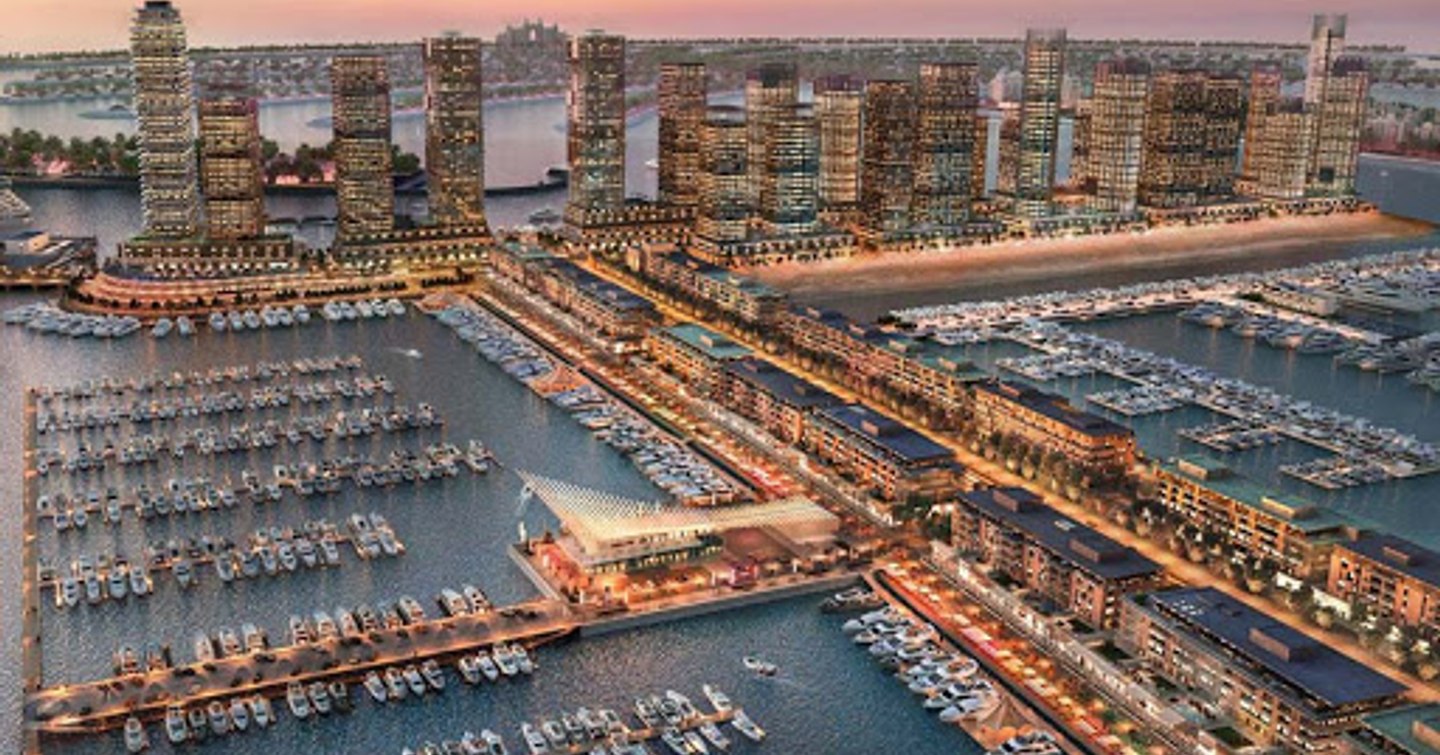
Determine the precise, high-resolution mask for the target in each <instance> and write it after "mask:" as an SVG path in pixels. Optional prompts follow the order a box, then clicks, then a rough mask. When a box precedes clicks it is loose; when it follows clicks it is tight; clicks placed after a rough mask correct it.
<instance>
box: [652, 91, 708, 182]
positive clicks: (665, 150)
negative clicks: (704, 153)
mask: <svg viewBox="0 0 1440 755" xmlns="http://www.w3.org/2000/svg"><path fill="white" fill-rule="evenodd" d="M658 96H659V101H660V102H659V111H660V113H659V117H660V126H659V128H660V155H659V161H660V175H659V193H660V201H661V202H665V203H668V204H673V205H680V206H687V207H688V206H693V205H694V204H696V202H697V201H698V198H699V192H700V188H699V182H698V179H699V173H700V131H701V128H702V127H703V126H704V124H705V108H706V96H707V84H706V78H705V64H704V63H694V62H685V63H665V64H663V65H661V66H660V84H659V94H658Z"/></svg>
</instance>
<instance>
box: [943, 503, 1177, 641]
mask: <svg viewBox="0 0 1440 755" xmlns="http://www.w3.org/2000/svg"><path fill="white" fill-rule="evenodd" d="M950 531H951V533H952V534H951V540H952V544H953V545H954V546H955V547H956V549H958V550H959V551H960V552H962V553H966V554H968V555H970V556H972V557H974V558H975V559H976V560H978V561H979V562H980V563H981V564H983V565H984V566H986V567H988V568H989V569H991V570H992V571H997V572H1000V573H1002V574H1004V575H1006V576H1007V577H1009V578H1010V579H1012V580H1014V581H1015V582H1016V583H1018V584H1020V585H1023V586H1024V587H1026V588H1028V589H1030V590H1033V591H1035V592H1038V593H1039V594H1041V595H1043V596H1045V597H1046V598H1048V599H1050V600H1051V601H1053V602H1054V603H1056V604H1057V605H1060V606H1063V607H1064V609H1065V610H1066V611H1068V612H1071V613H1073V614H1075V615H1076V616H1077V617H1078V618H1079V619H1080V620H1081V621H1084V622H1085V623H1086V624H1089V625H1090V626H1092V627H1094V628H1096V629H1110V628H1113V627H1114V626H1115V625H1116V624H1117V623H1119V620H1120V602H1121V600H1122V599H1123V598H1124V596H1126V595H1129V594H1131V593H1135V592H1138V591H1141V590H1148V589H1152V588H1154V587H1156V586H1157V585H1158V584H1159V582H1160V578H1161V577H1162V575H1163V572H1164V570H1163V569H1162V568H1161V567H1160V565H1159V564H1157V563H1155V562H1154V561H1151V560H1150V559H1148V558H1145V557H1144V556H1142V555H1140V554H1139V553H1137V552H1135V550H1134V549H1132V548H1127V547H1125V546H1123V545H1121V544H1119V543H1117V542H1115V541H1114V540H1111V539H1110V538H1108V537H1105V536H1104V535H1102V534H1100V533H1099V532H1096V531H1095V530H1093V529H1091V528H1089V527H1087V526H1085V525H1083V524H1081V523H1079V522H1077V521H1075V520H1073V519H1071V518H1069V517H1066V516H1064V515H1062V514H1059V513H1058V512H1056V511H1055V510H1054V509H1052V508H1050V507H1049V506H1046V505H1045V503H1044V502H1043V501H1042V500H1041V499H1040V498H1039V496H1037V495H1035V494H1034V493H1031V492H1030V491H1028V490H1025V489H1024V488H990V489H984V490H972V491H970V492H968V493H961V494H960V495H959V496H958V497H957V498H956V499H955V509H954V513H953V514H952V518H951V527H950Z"/></svg>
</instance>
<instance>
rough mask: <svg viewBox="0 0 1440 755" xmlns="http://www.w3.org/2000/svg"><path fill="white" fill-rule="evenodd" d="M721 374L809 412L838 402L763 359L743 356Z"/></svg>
mask: <svg viewBox="0 0 1440 755" xmlns="http://www.w3.org/2000/svg"><path fill="white" fill-rule="evenodd" d="M725 371H726V372H728V373H730V374H731V375H734V376H735V377H736V378H738V379H740V380H743V381H745V382H747V383H750V384H751V385H754V386H757V387H759V388H762V389H764V390H765V391H766V392H767V393H769V394H771V395H772V396H774V397H775V398H776V399H777V400H779V401H782V402H784V403H787V404H790V405H791V406H797V407H800V408H801V409H810V408H815V407H822V406H834V405H836V404H838V403H840V399H839V398H837V397H836V396H835V394H833V393H830V392H829V391H827V390H825V389H824V388H821V387H820V386H817V385H815V384H814V383H812V382H810V381H809V380H806V379H804V378H801V377H796V376H795V375H791V374H790V373H788V372H786V371H784V370H782V369H780V368H779V367H776V366H775V365H773V364H771V363H770V362H767V361H765V360H764V359H758V358H756V357H745V358H743V359H737V360H735V361H733V362H731V363H729V364H727V365H726V366H725Z"/></svg>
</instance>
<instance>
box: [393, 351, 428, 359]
mask: <svg viewBox="0 0 1440 755" xmlns="http://www.w3.org/2000/svg"><path fill="white" fill-rule="evenodd" d="M391 351H393V352H395V353H396V354H399V355H401V356H407V357H410V358H411V359H424V358H425V355H424V354H422V353H421V352H420V350H419V349H391Z"/></svg>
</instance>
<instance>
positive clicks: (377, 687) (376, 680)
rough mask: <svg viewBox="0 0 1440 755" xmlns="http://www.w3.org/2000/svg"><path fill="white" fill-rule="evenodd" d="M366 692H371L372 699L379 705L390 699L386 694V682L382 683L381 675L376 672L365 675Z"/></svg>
mask: <svg viewBox="0 0 1440 755" xmlns="http://www.w3.org/2000/svg"><path fill="white" fill-rule="evenodd" d="M365 691H366V692H369V693H370V697H371V698H373V699H374V700H375V702H377V703H383V702H385V701H386V700H387V699H389V696H388V695H386V694H385V682H383V681H380V674H378V673H376V672H374V671H371V672H370V673H368V674H366V675H365Z"/></svg>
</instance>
